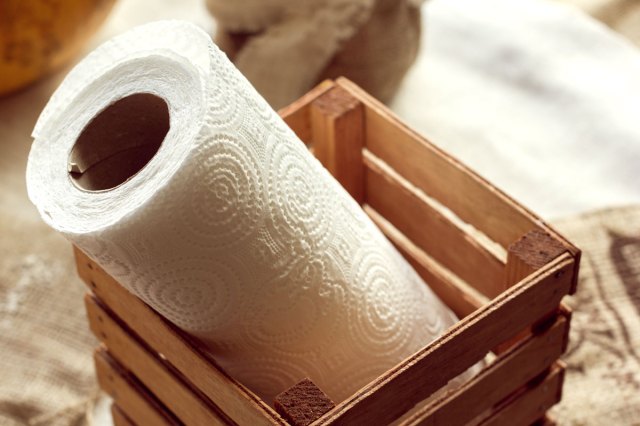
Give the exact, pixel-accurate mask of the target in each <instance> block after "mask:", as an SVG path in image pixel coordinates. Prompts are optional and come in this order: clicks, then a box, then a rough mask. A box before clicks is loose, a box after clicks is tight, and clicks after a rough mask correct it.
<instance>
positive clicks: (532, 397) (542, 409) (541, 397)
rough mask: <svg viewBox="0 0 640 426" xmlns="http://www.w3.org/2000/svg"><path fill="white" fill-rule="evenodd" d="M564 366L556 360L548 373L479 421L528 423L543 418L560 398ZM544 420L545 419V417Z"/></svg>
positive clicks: (488, 425) (496, 425)
mask: <svg viewBox="0 0 640 426" xmlns="http://www.w3.org/2000/svg"><path fill="white" fill-rule="evenodd" d="M564 373H565V367H564V365H563V364H562V363H561V362H556V363H555V364H554V365H553V366H552V367H551V369H550V371H549V373H548V375H547V376H546V377H544V379H542V380H541V381H539V382H537V383H533V384H530V385H529V386H527V387H526V388H525V389H523V391H522V392H521V393H519V394H518V395H516V396H515V398H514V399H510V400H509V401H507V402H505V403H504V404H503V405H501V406H500V407H497V409H496V411H495V413H494V414H493V415H491V416H490V417H489V418H488V419H486V420H485V421H483V422H482V423H481V425H482V426H511V425H530V424H532V423H534V422H535V421H537V420H538V419H544V418H545V413H546V411H547V410H548V409H549V408H551V407H552V406H553V405H554V404H556V403H557V402H558V401H560V399H561V398H562V385H563V383H564ZM545 420H546V419H545Z"/></svg>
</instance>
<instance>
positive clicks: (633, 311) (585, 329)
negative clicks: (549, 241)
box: [553, 207, 640, 425]
mask: <svg viewBox="0 0 640 426" xmlns="http://www.w3.org/2000/svg"><path fill="white" fill-rule="evenodd" d="M556 225H557V228H558V229H559V230H560V231H562V232H563V233H564V235H566V236H567V237H568V238H569V239H570V240H571V241H572V242H574V243H575V244H576V245H577V246H578V247H580V248H581V249H582V250H583V254H582V263H581V270H580V283H579V287H578V292H577V293H576V295H575V296H573V297H571V298H569V299H568V300H567V303H568V304H569V305H570V306H571V307H572V308H573V310H574V313H573V319H572V323H571V340H570V344H569V349H568V352H567V354H566V355H565V356H564V360H565V362H566V363H567V365H568V370H567V376H566V382H565V385H564V394H563V398H562V403H561V404H560V405H559V406H558V407H556V408H554V410H553V412H554V415H555V417H556V419H557V420H558V422H559V424H561V425H606V424H608V425H640V208H638V207H628V208H622V209H611V210H604V211H600V212H596V213H590V214H586V215H583V216H581V217H578V218H570V219H566V220H563V221H559V222H557V223H556Z"/></svg>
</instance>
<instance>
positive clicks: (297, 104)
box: [278, 80, 335, 145]
mask: <svg viewBox="0 0 640 426" xmlns="http://www.w3.org/2000/svg"><path fill="white" fill-rule="evenodd" d="M334 86H335V83H334V82H333V81H331V80H325V81H323V82H322V83H320V84H318V85H317V86H316V87H314V88H313V89H311V90H310V91H309V92H307V94H305V95H304V96H302V97H301V98H300V99H298V100H296V101H294V102H293V103H291V104H289V105H287V106H286V107H284V108H282V109H280V110H279V111H278V114H279V115H280V117H281V118H282V119H283V120H284V122H285V123H287V126H289V127H290V128H291V130H293V132H294V133H295V134H296V135H297V136H298V137H299V138H300V140H302V142H304V143H305V144H307V145H311V144H312V142H313V135H312V132H311V112H310V107H309V106H310V104H311V103H312V102H313V101H314V100H316V99H317V98H318V97H319V96H321V95H322V94H323V93H325V92H327V91H328V90H331V88H333V87H334Z"/></svg>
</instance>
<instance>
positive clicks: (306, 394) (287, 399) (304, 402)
mask: <svg viewBox="0 0 640 426" xmlns="http://www.w3.org/2000/svg"><path fill="white" fill-rule="evenodd" d="M274 405H275V408H276V411H277V412H278V413H279V414H280V415H281V416H282V417H284V418H285V419H286V420H287V421H288V422H289V423H291V424H292V425H294V426H307V425H308V424H311V423H313V422H314V421H316V420H317V419H319V418H320V417H321V416H322V415H323V414H324V413H326V412H327V411H329V410H331V409H332V408H333V407H335V406H336V404H334V402H333V401H332V400H331V399H330V398H329V397H328V396H327V395H326V394H325V393H324V392H322V391H321V390H320V388H319V387H317V386H316V385H315V384H314V383H313V382H312V381H311V380H309V379H303V380H302V381H301V382H299V383H297V384H295V385H293V386H291V387H290V388H289V389H287V390H286V391H284V392H282V393H281V394H280V395H278V396H276V399H275V401H274Z"/></svg>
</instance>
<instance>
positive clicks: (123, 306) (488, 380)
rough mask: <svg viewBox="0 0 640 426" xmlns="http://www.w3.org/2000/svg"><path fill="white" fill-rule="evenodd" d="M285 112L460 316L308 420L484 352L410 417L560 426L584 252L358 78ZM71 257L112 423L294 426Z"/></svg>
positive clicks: (421, 390) (405, 387)
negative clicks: (557, 411) (458, 381)
mask: <svg viewBox="0 0 640 426" xmlns="http://www.w3.org/2000/svg"><path fill="white" fill-rule="evenodd" d="M280 114H281V116H282V117H283V118H284V119H285V121H286V122H287V124H288V125H289V126H290V127H291V128H292V129H293V130H294V131H295V132H296V133H297V134H298V136H299V137H300V138H301V139H302V140H303V141H305V142H306V143H308V144H309V145H310V147H311V149H312V150H313V152H314V153H315V155H316V156H317V157H318V158H319V159H320V160H321V161H322V162H323V164H324V165H325V166H326V167H327V168H328V169H329V170H330V171H331V172H332V173H333V174H334V176H335V177H336V178H337V179H338V180H339V181H340V182H341V183H342V185H343V186H344V187H345V188H346V189H347V190H348V191H349V192H350V193H351V194H352V196H353V197H354V198H355V199H356V200H358V201H359V202H360V203H361V204H362V206H363V209H364V210H365V211H366V212H367V213H368V214H369V216H370V217H371V218H372V219H373V220H374V222H375V223H376V224H377V225H378V226H379V227H380V228H381V229H382V230H383V232H384V233H385V234H386V235H387V237H388V238H389V239H390V240H391V241H392V242H393V243H394V244H395V245H396V246H397V247H398V249H399V250H400V251H401V252H402V254H403V255H404V256H405V257H406V258H407V260H408V261H409V262H410V263H411V264H412V265H413V266H414V267H415V269H416V270H417V271H418V273H419V274H420V275H421V276H422V277H423V278H424V279H425V280H426V281H427V282H428V283H429V285H430V286H431V287H432V288H433V290H434V291H435V292H436V293H437V294H438V295H439V296H440V298H441V299H442V300H443V301H444V302H445V303H446V304H447V305H448V306H450V307H451V308H452V309H453V310H454V311H455V312H456V313H457V314H458V316H459V317H460V318H461V320H460V321H459V322H458V323H457V324H456V325H455V326H453V327H452V328H450V329H449V330H448V331H447V332H446V333H445V334H444V335H443V336H441V337H440V338H438V339H436V340H435V341H433V342H431V343H429V344H426V343H427V342H425V344H426V345H425V347H424V348H423V349H421V350H420V351H418V352H417V353H415V354H413V355H411V356H410V357H409V358H407V359H406V360H404V362H402V363H401V364H399V365H398V366H396V367H394V368H392V369H391V370H389V371H387V372H386V373H385V374H383V375H382V376H380V377H378V378H377V379H375V380H374V381H372V382H371V383H369V384H368V385H367V386H366V387H364V388H363V389H361V390H360V391H358V392H357V393H356V394H354V395H353V396H351V397H350V398H348V399H347V400H346V401H344V402H342V403H340V404H339V405H338V406H335V407H334V408H332V409H330V410H329V411H328V412H326V413H324V414H322V413H317V412H316V413H315V414H314V416H315V417H314V416H312V417H309V418H307V419H306V420H305V421H301V420H298V422H299V424H305V423H309V422H311V421H313V424H314V425H329V424H331V425H352V424H353V425H378V424H386V423H388V422H391V421H393V420H395V419H397V418H399V417H400V416H402V415H403V414H404V413H405V412H406V411H407V410H409V409H411V408H412V407H413V406H414V405H415V404H416V403H417V402H419V401H421V400H423V399H425V398H427V397H428V396H429V395H431V394H432V393H434V392H435V391H437V390H438V389H440V388H441V387H443V386H444V385H445V384H446V383H447V382H448V381H449V380H450V379H452V378H453V377H456V376H457V375H459V374H460V373H462V372H463V371H465V370H466V369H467V368H469V367H470V366H471V365H473V364H475V363H476V362H478V361H479V360H481V359H483V358H484V357H485V356H486V355H487V354H488V353H493V354H495V357H494V360H493V361H492V362H491V363H490V364H489V365H488V366H487V367H485V368H484V369H483V370H482V372H480V373H479V374H478V375H477V376H475V377H474V378H473V379H471V380H469V381H468V382H467V383H465V384H464V385H462V386H461V387H459V388H458V389H456V390H455V391H450V392H448V393H447V394H445V395H444V396H442V397H440V398H439V399H437V400H434V401H433V402H431V403H430V404H429V405H428V406H426V407H423V408H422V409H420V410H418V411H417V412H415V413H413V415H411V416H410V417H408V418H407V416H405V418H404V419H403V420H402V424H403V425H439V424H444V425H464V424H482V425H501V424H509V425H515V424H531V423H533V422H539V423H541V424H542V423H544V424H548V423H549V422H550V420H549V419H548V418H546V417H545V415H546V411H547V409H549V408H550V407H551V406H552V405H553V404H555V403H556V402H558V401H559V400H560V396H561V390H562V383H563V377H564V366H563V365H562V363H561V362H560V361H558V358H559V357H560V355H561V354H562V353H563V352H564V351H565V349H566V346H567V339H568V331H569V321H570V318H571V315H570V311H569V310H568V309H567V308H566V307H564V306H563V305H562V303H561V300H562V297H563V296H564V295H566V294H569V293H573V292H574V291H575V287H576V281H577V274H578V264H579V257H580V251H579V250H578V249H577V248H576V247H574V246H573V245H572V244H571V243H570V242H569V241H567V240H566V239H564V238H563V237H562V236H561V235H559V234H558V233H557V232H556V231H554V230H553V229H551V228H550V227H549V226H548V225H546V224H545V223H544V222H543V221H542V220H540V219H539V218H538V217H536V216H535V215H534V214H532V213H531V212H529V211H528V210H526V209H525V208H523V207H522V206H520V205H519V204H518V203H516V202H515V201H513V200H512V199H511V198H509V197H508V196H506V195H505V194H503V193H502V192H500V191H499V190H498V189H496V188H495V187H494V186H492V185H491V184H490V183H488V182H487V181H485V180H484V179H482V178H481V177H479V176H478V175H476V174H475V173H474V172H472V171H471V170H469V169H468V168H467V167H465V166H464V165H463V164H461V163H460V162H458V161H457V160H455V159H454V158H452V157H450V156H449V155H447V154H446V153H444V152H443V151H442V150H440V149H439V148H437V147H435V146H434V145H432V144H431V143H430V142H428V141H427V140H425V139H424V138H423V137H421V136H420V135H418V134H417V133H415V132H414V131H412V130H411V129H410V128H408V127H407V126H406V125H405V124H403V123H402V122H401V121H400V120H399V119H398V118H397V117H395V116H394V115H393V114H392V113H390V112H389V111H388V110H387V109H386V108H385V107H384V106H383V105H381V104H380V103H378V102H377V101H375V100H374V99H372V98H371V97H370V96H368V95H367V94H366V93H364V92H363V91H362V90H361V89H360V88H358V87H357V86H355V85H354V84H353V83H351V82H349V81H348V80H345V79H338V80H337V81H335V82H332V81H328V82H325V83H323V84H321V85H320V86H318V87H316V88H315V89H314V90H312V91H311V92H310V93H308V94H307V95H305V96H304V97H303V98H301V99H300V100H298V101H297V102H295V103H294V104H292V105H290V106H289V107H287V108H285V109H283V110H282V111H280ZM471 143H472V142H471ZM75 254H76V260H77V265H78V272H79V274H80V276H81V277H82V278H83V280H84V281H85V282H86V283H87V284H88V286H89V289H90V291H89V292H88V293H87V296H86V299H85V300H86V307H87V314H88V317H89V322H90V326H91V330H92V331H93V333H94V334H95V335H96V336H97V337H98V339H100V341H101V342H102V343H101V345H100V347H99V348H97V349H96V352H95V362H96V372H97V376H98V380H99V382H100V386H101V387H102V389H104V390H105V391H106V392H107V393H108V394H110V395H111V396H112V397H113V399H114V405H113V407H112V409H113V410H112V412H113V417H114V420H115V423H116V424H118V425H129V424H138V425H155V424H188V425H205V424H206V425H208V424H234V423H235V424H240V425H284V424H289V423H296V420H295V418H294V419H292V416H293V417H295V415H296V413H292V412H291V411H290V410H289V411H288V410H287V409H281V410H280V412H277V411H276V410H274V409H273V408H272V401H262V400H261V399H260V398H258V397H257V396H256V395H255V394H253V393H252V392H251V391H250V390H249V389H247V388H246V387H244V386H243V385H242V384H240V383H238V382H237V381H235V380H234V379H233V378H232V377H230V376H229V375H228V374H227V373H225V372H224V371H223V370H222V369H221V368H220V367H219V366H218V365H217V364H216V363H215V361H214V360H213V359H212V358H211V357H210V356H209V355H207V353H206V351H204V350H203V348H202V347H201V346H200V345H199V344H198V342H197V341H196V340H194V339H192V338H190V337H189V336H187V335H186V334H185V333H183V332H181V331H180V330H179V329H177V328H176V327H175V326H173V325H172V324H170V323H168V322H167V321H166V320H164V319H163V318H162V317H161V316H160V315H158V314H157V313H156V312H155V311H154V310H153V309H151V308H150V307H149V306H147V305H146V304H144V303H143V302H142V301H141V300H140V299H138V298H137V297H135V296H133V295H131V294H130V293H128V292H127V291H126V290H125V289H124V288H123V287H121V286H120V285H119V284H118V283H117V282H116V281H115V280H114V279H113V278H112V277H110V276H109V275H108V274H106V273H105V272H104V270H103V269H102V268H101V267H100V265H98V264H97V263H96V262H94V261H93V260H92V259H90V258H89V257H88V256H86V255H85V254H84V253H82V252H81V251H80V250H78V249H76V250H75ZM301 404H302V405H304V404H310V405H313V404H314V400H313V399H311V400H308V401H302V402H301ZM297 408H299V410H298V414H299V412H304V410H305V409H306V410H308V411H307V413H312V412H313V410H312V409H313V407H306V406H305V407H297ZM294 411H295V410H294ZM287 419H288V420H287Z"/></svg>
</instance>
